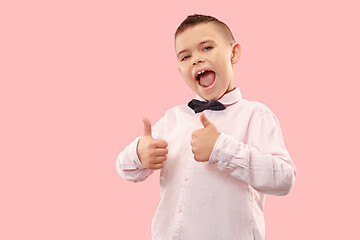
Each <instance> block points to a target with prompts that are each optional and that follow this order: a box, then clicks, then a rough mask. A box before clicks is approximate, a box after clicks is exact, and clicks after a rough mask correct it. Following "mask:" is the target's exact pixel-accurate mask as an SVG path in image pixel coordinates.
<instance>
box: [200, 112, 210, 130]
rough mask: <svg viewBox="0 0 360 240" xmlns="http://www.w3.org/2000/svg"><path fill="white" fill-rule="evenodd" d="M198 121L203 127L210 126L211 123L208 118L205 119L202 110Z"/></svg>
mask: <svg viewBox="0 0 360 240" xmlns="http://www.w3.org/2000/svg"><path fill="white" fill-rule="evenodd" d="M200 122H201V124H202V125H203V126H204V128H206V127H208V126H210V125H211V124H212V123H211V122H210V121H209V119H207V117H206V116H205V113H204V112H202V113H201V114H200Z"/></svg>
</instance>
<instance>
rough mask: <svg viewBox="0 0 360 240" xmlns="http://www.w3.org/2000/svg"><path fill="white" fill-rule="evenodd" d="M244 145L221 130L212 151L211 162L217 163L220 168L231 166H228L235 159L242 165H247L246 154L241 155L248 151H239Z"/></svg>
mask: <svg viewBox="0 0 360 240" xmlns="http://www.w3.org/2000/svg"><path fill="white" fill-rule="evenodd" d="M242 146H243V144H242V143H240V144H239V142H238V141H237V140H236V139H235V138H234V137H232V136H230V135H227V134H225V133H222V132H221V133H220V135H219V137H218V139H217V141H216V143H215V145H214V148H213V151H212V152H211V155H210V158H209V164H215V163H216V164H217V165H218V167H219V168H228V167H231V166H228V165H229V164H230V162H231V161H232V160H235V161H236V162H239V163H238V164H240V165H246V163H245V162H244V160H245V159H246V156H241V155H246V151H240V152H239V148H240V150H241V148H242V149H243V147H242ZM243 150H244V149H243Z"/></svg>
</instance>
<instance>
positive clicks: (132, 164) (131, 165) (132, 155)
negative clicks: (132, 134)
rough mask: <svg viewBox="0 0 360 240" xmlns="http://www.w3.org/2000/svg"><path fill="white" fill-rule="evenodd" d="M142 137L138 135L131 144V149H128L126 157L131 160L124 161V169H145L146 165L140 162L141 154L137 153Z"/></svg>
mask: <svg viewBox="0 0 360 240" xmlns="http://www.w3.org/2000/svg"><path fill="white" fill-rule="evenodd" d="M139 140H140V137H137V138H136V139H135V140H134V141H133V142H132V143H131V144H130V145H129V146H128V148H129V151H127V156H126V158H125V159H128V160H129V162H127V161H124V162H123V170H135V169H143V168H145V167H144V165H142V163H141V162H140V159H139V156H138V155H137V151H136V149H137V145H138V143H139Z"/></svg>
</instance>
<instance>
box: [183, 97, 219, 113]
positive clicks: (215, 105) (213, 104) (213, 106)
mask: <svg viewBox="0 0 360 240" xmlns="http://www.w3.org/2000/svg"><path fill="white" fill-rule="evenodd" d="M188 106H189V107H190V108H191V109H192V110H194V112H195V113H199V112H202V111H204V110H206V109H210V110H214V111H220V110H224V109H225V108H226V107H225V106H224V104H222V103H221V102H219V101H217V100H211V101H200V100H197V99H193V100H191V101H190V102H189V103H188Z"/></svg>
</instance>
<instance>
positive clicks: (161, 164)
mask: <svg viewBox="0 0 360 240" xmlns="http://www.w3.org/2000/svg"><path fill="white" fill-rule="evenodd" d="M163 167H164V163H155V164H153V165H152V166H150V169H154V170H156V169H160V168H163Z"/></svg>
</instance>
